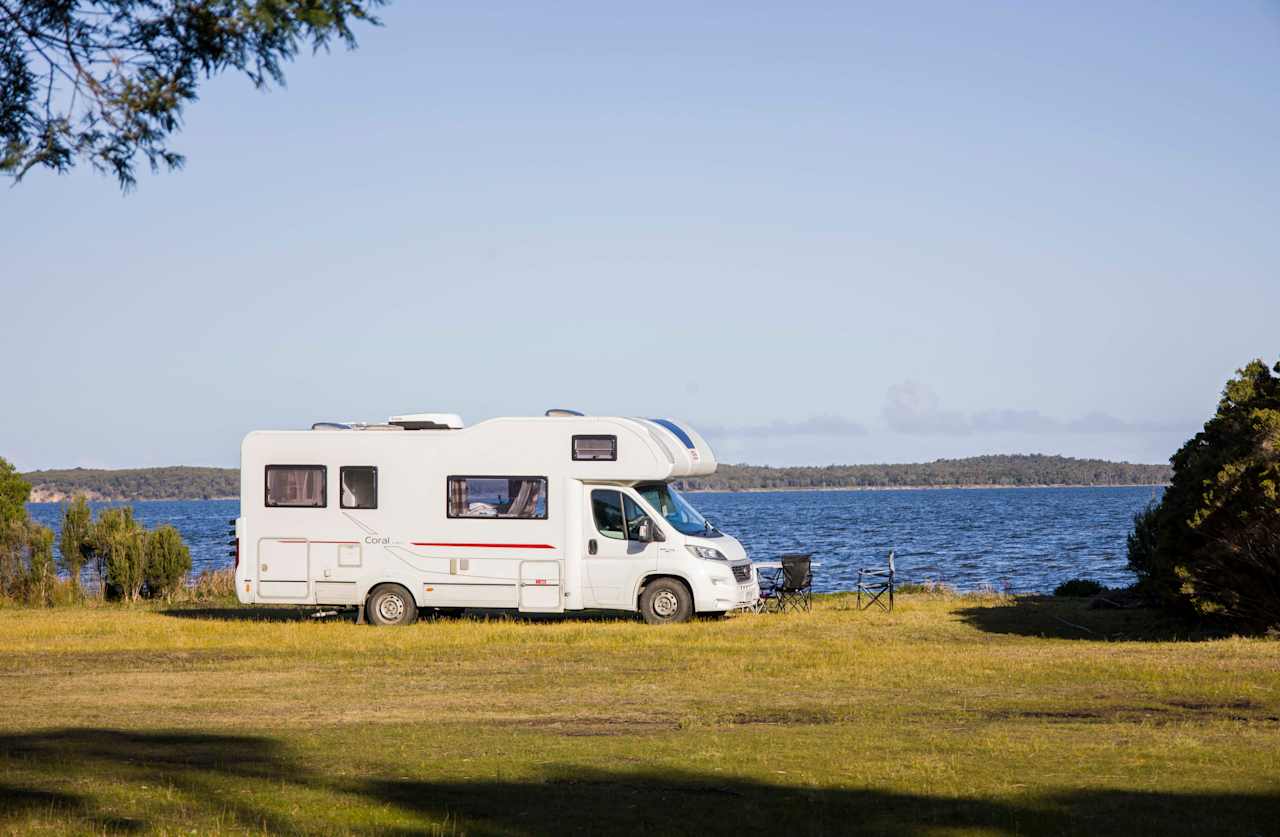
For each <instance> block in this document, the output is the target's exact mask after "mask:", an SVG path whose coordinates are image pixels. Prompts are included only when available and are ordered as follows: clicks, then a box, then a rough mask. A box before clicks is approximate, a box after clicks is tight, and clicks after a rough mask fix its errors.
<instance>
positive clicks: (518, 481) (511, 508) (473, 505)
mask: <svg viewBox="0 0 1280 837" xmlns="http://www.w3.org/2000/svg"><path fill="white" fill-rule="evenodd" d="M449 517H488V518H503V519H517V520H520V519H523V520H546V519H547V478H546V477H449Z"/></svg>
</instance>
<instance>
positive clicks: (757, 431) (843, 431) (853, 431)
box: [705, 416, 867, 439]
mask: <svg viewBox="0 0 1280 837" xmlns="http://www.w3.org/2000/svg"><path fill="white" fill-rule="evenodd" d="M705 432H706V435H708V436H716V437H719V438H722V439H767V438H776V437H779V436H788V437H797V436H825V437H841V436H865V435H867V427H866V425H864V424H861V423H860V422H856V421H853V420H852V419H847V418H843V417H841V416H811V417H810V418H807V419H804V420H803V421H789V420H787V419H774V420H773V421H771V422H768V423H767V424H747V425H728V426H725V425H708V426H707V427H706V430H705Z"/></svg>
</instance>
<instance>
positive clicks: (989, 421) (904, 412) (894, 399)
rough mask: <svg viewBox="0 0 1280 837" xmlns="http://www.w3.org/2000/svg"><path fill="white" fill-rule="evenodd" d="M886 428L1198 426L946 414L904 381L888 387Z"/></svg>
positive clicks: (1028, 414)
mask: <svg viewBox="0 0 1280 837" xmlns="http://www.w3.org/2000/svg"><path fill="white" fill-rule="evenodd" d="M881 415H882V416H883V418H884V421H885V426H886V427H888V429H889V430H891V431H893V432H895V433H903V434H908V435H942V436H967V435H970V434H973V433H1027V434H1039V433H1079V434H1098V435H1102V434H1120V433H1171V432H1187V431H1189V430H1191V429H1192V428H1193V427H1194V423H1188V422H1178V421H1129V420H1127V419H1122V418H1118V417H1116V416H1113V415H1110V414H1109V413H1103V412H1100V411H1093V412H1089V413H1086V414H1085V415H1083V416H1080V417H1078V418H1072V419H1060V418H1055V417H1053V416H1047V415H1045V414H1044V413H1042V412H1040V411H1039V410H1016V409H1007V408H1005V409H994V410H983V411H980V412H976V413H970V414H966V413H961V412H958V411H955V410H946V409H943V408H942V406H941V400H940V399H939V398H938V394H937V393H936V392H934V391H933V389H931V388H930V387H928V386H927V385H925V384H920V383H917V382H915V381H904V382H903V383H901V384H895V385H894V386H891V387H889V390H888V392H887V393H886V394H885V404H884V408H883V409H882V410H881Z"/></svg>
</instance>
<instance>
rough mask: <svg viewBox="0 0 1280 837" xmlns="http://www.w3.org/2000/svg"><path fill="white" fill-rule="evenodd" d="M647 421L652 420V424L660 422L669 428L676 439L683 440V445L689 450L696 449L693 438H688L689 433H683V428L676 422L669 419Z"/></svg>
mask: <svg viewBox="0 0 1280 837" xmlns="http://www.w3.org/2000/svg"><path fill="white" fill-rule="evenodd" d="M649 421H651V422H653V423H654V424H660V425H662V426H663V427H665V428H667V429H668V430H670V431H671V432H672V433H673V434H675V437H676V438H677V439H679V440H680V441H682V442H684V446H685V447H686V448H688V449H689V450H697V449H698V446H697V445H695V444H694V443H693V440H692V439H690V438H689V434H688V433H685V432H684V430H682V429H681V428H680V425H678V424H676V423H675V422H674V421H670V420H669V419H649Z"/></svg>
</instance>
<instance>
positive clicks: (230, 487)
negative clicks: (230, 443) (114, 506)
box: [23, 465, 240, 503]
mask: <svg viewBox="0 0 1280 837" xmlns="http://www.w3.org/2000/svg"><path fill="white" fill-rule="evenodd" d="M23 478H24V479H26V481H27V482H29V483H31V500H32V502H37V503H38V502H56V501H59V500H65V499H68V498H70V497H71V496H72V495H75V494H84V495H85V496H86V497H88V498H89V499H90V500H205V499H213V498H217V497H238V496H240V471H239V470H238V469H236V468H191V467H187V466H185V465H177V466H173V467H169V468H127V469H122V470H103V469H97V468H68V469H63V470H56V471H32V472H30V473H28V474H23Z"/></svg>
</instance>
